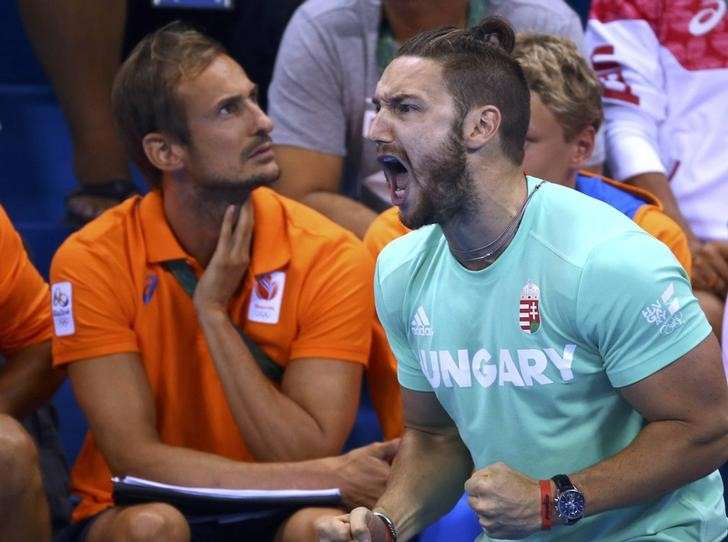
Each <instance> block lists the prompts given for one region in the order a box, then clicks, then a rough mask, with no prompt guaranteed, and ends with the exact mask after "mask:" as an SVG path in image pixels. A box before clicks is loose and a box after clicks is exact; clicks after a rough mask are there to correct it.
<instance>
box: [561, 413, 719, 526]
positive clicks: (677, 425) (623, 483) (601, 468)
mask: <svg viewBox="0 0 728 542" xmlns="http://www.w3.org/2000/svg"><path fill="white" fill-rule="evenodd" d="M724 426H725V424H721V423H715V424H714V425H713V428H712V429H709V430H704V429H700V430H699V429H696V427H695V426H694V425H691V424H688V423H686V422H680V421H659V422H653V423H649V424H647V425H646V426H645V427H644V429H643V430H642V431H641V432H640V433H639V435H638V436H637V437H636V438H635V440H634V441H633V442H632V443H631V444H630V445H629V446H628V447H627V448H625V449H624V450H622V451H621V452H619V453H618V454H616V455H614V456H612V457H610V458H609V459H606V460H605V461H602V462H601V463H599V464H597V465H594V466H593V467H590V468H588V469H586V470H584V471H582V472H579V473H577V474H573V475H570V478H571V480H572V482H573V483H574V484H575V485H576V486H577V487H578V488H579V489H580V490H581V491H583V492H584V495H585V498H586V503H587V505H586V513H587V514H588V515H593V514H597V513H599V512H603V511H605V510H611V509H614V508H621V507H625V506H630V505H633V504H637V503H640V502H645V501H648V500H652V499H655V498H657V497H659V496H660V495H662V494H664V493H667V492H669V491H673V490H675V489H677V488H679V487H681V486H683V485H685V484H687V483H689V482H692V481H694V480H697V479H698V478H701V477H703V476H705V475H707V474H709V473H710V472H712V471H714V470H715V469H716V468H718V467H719V466H720V465H721V464H722V463H724V462H725V461H726V460H727V459H728V435H727V433H726V432H725V430H724V429H723V427H724ZM554 474H557V473H554Z"/></svg>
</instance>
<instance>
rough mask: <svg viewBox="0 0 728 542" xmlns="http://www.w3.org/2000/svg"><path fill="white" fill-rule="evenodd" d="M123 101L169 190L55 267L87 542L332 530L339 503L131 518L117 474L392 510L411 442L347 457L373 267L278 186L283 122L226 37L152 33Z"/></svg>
mask: <svg viewBox="0 0 728 542" xmlns="http://www.w3.org/2000/svg"><path fill="white" fill-rule="evenodd" d="M112 103H113V105H114V112H115V117H116V119H117V122H118V124H119V128H120V131H121V135H122V138H123V139H124V140H125V142H126V144H127V146H128V148H129V152H130V155H131V156H132V157H133V158H134V160H135V161H136V163H137V165H138V166H139V167H140V169H141V170H142V171H143V172H144V174H145V176H146V177H147V179H148V180H149V182H150V183H151V184H152V186H153V188H154V189H153V190H152V191H151V193H150V194H149V195H147V196H146V197H144V198H140V197H138V196H137V197H133V198H131V199H129V200H127V201H126V202H124V203H122V204H121V205H119V206H118V207H115V208H113V209H111V210H110V211H108V212H107V213H105V214H104V215H102V216H101V217H100V218H99V219H97V220H96V221H94V222H92V223H90V224H89V225H87V226H86V227H85V228H83V229H82V230H80V231H79V232H77V233H76V234H74V235H73V236H71V237H70V238H69V239H68V240H67V241H66V242H65V243H64V245H63V246H62V247H61V248H60V249H59V251H58V253H57V254H56V256H55V258H54V261H53V265H52V271H51V276H52V282H53V285H52V290H53V299H54V307H53V308H54V311H53V316H54V325H55V338H54V344H53V353H54V360H55V363H56V364H57V365H58V366H64V367H67V368H68V374H69V377H70V378H71V381H72V383H73V387H74V391H75V393H76V396H77V398H78V400H79V403H80V405H81V407H82V409H83V410H84V412H85V413H86V416H87V417H88V420H89V424H90V433H89V435H88V436H87V438H86V442H85V443H84V447H83V449H82V451H81V454H80V456H79V459H78V461H77V463H76V465H75V467H74V470H73V475H72V481H73V488H74V490H75V491H76V492H78V493H80V495H81V496H82V501H81V503H80V505H79V506H78V508H77V509H76V511H75V513H74V519H75V520H76V521H77V523H76V524H75V525H74V529H73V531H72V532H69V533H68V537H67V539H70V540H89V541H95V540H108V539H115V538H113V537H118V539H120V540H122V539H123V540H127V539H132V538H133V539H134V540H187V539H188V538H189V537H190V533H191V532H192V534H193V536H196V537H202V538H204V539H214V540H226V539H228V538H230V539H240V538H241V536H243V535H244V536H246V537H247V538H248V539H256V540H258V539H260V540H265V539H268V538H272V537H273V536H276V539H278V540H305V539H306V538H309V537H313V531H312V530H309V529H311V526H312V519H314V518H316V517H319V516H321V515H322V514H331V513H338V512H337V511H336V510H335V509H308V510H302V511H300V512H298V513H297V514H295V515H294V516H292V517H291V518H289V519H287V520H285V518H281V517H275V518H272V520H271V524H270V525H267V524H266V525H261V524H260V523H259V524H258V525H257V526H256V528H260V531H255V532H253V531H251V529H252V528H253V527H252V526H251V525H242V526H241V525H238V524H235V523H233V524H231V525H222V524H218V522H217V521H213V522H208V523H196V522H192V521H191V518H184V517H183V516H182V515H181V514H180V513H179V512H178V511H177V510H176V509H174V508H172V507H171V506H168V505H164V504H159V503H157V504H150V505H137V506H130V507H113V503H112V500H111V482H110V478H111V476H112V475H134V476H139V477H142V478H148V479H153V480H156V481H160V482H166V483H172V484H178V485H186V486H207V487H220V488H260V489H262V488H267V489H281V488H292V487H294V488H308V489H320V488H329V487H339V488H341V490H342V494H343V497H344V504H346V505H352V504H356V503H361V502H370V503H371V502H373V501H374V500H376V498H377V497H378V495H379V494H380V492H381V491H382V490H383V487H384V483H385V481H386V478H387V475H388V472H389V460H390V459H391V457H392V455H393V454H394V452H395V451H396V443H395V442H390V443H385V444H375V445H372V446H369V447H367V448H362V449H359V450H354V451H352V452H350V453H348V454H346V455H344V456H336V457H333V456H335V455H336V454H338V453H340V450H341V447H342V445H343V443H344V440H345V439H346V437H347V435H348V433H349V431H350V429H351V426H352V423H353V420H354V416H355V414H356V410H357V407H358V398H359V394H358V392H359V386H360V382H361V375H362V372H363V370H364V368H365V366H366V363H367V357H368V353H369V342H370V335H369V330H370V322H371V320H372V317H373V301H372V290H371V273H372V267H371V261H370V258H369V257H368V255H367V253H366V250H365V249H364V247H363V246H362V245H361V244H360V243H359V242H358V241H357V240H356V239H355V238H354V236H353V235H352V234H350V233H348V232H346V231H345V230H344V229H342V228H340V227H338V226H336V225H334V224H333V223H332V222H330V221H328V220H327V219H325V218H323V217H322V216H320V215H318V214H317V213H315V212H314V211H311V210H309V209H307V208H306V207H304V206H302V205H300V204H298V203H295V202H293V201H290V200H287V199H285V198H283V197H281V196H279V195H277V194H276V193H274V192H272V191H271V190H269V189H268V188H265V185H267V184H270V183H271V182H272V181H274V180H275V179H276V178H277V176H278V165H277V164H276V162H275V160H274V157H273V153H272V147H271V144H270V139H269V136H268V134H269V132H270V130H271V127H272V126H271V122H270V120H269V119H268V117H266V116H265V114H264V113H263V112H262V111H261V110H260V108H259V107H258V105H257V102H256V87H255V85H254V84H253V83H252V82H251V81H250V80H249V79H248V78H247V76H246V74H245V72H244V71H243V69H242V68H241V67H240V66H239V65H238V64H237V63H235V61H233V60H232V59H231V58H230V57H229V56H228V55H227V54H226V53H225V51H224V50H223V49H222V47H221V46H220V45H219V44H217V43H215V42H213V41H212V40H210V39H208V38H206V37H205V36H203V35H202V34H200V33H198V32H195V31H193V30H189V29H186V28H184V27H181V26H179V25H171V26H167V27H165V28H162V29H161V30H159V31H157V32H155V33H154V34H151V35H149V36H147V37H146V38H145V39H144V40H142V42H140V44H139V45H138V46H137V47H136V48H135V50H134V51H133V52H132V54H131V55H130V56H129V58H128V59H127V60H126V61H125V63H124V64H123V66H122V67H121V69H120V71H119V73H118V75H117V78H116V81H115V84H114V91H113V94H112ZM110 383H112V385H110ZM321 458H323V459H321ZM193 523H194V524H193ZM223 523H224V522H223Z"/></svg>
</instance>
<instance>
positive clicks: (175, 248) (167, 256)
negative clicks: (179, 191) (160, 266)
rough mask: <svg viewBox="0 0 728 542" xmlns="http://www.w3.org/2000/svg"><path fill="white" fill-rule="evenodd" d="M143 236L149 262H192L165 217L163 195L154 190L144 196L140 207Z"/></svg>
mask: <svg viewBox="0 0 728 542" xmlns="http://www.w3.org/2000/svg"><path fill="white" fill-rule="evenodd" d="M139 214H140V217H141V225H142V235H144V243H145V244H146V246H147V261H149V262H151V263H159V262H165V261H169V260H183V259H184V260H192V256H190V255H189V254H187V253H186V252H185V250H184V249H183V248H182V246H181V245H180V244H179V241H177V238H176V237H175V235H174V233H173V232H172V228H170V227H169V223H168V222H167V217H165V215H164V203H163V202H162V193H161V192H160V191H159V190H152V191H151V192H149V194H147V195H146V196H144V199H142V203H141V205H140V209H139Z"/></svg>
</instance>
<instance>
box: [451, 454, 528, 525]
mask: <svg viewBox="0 0 728 542" xmlns="http://www.w3.org/2000/svg"><path fill="white" fill-rule="evenodd" d="M465 492H466V493H467V494H468V503H469V504H470V507H471V508H472V509H473V510H475V513H476V514H478V522H479V523H480V526H481V527H483V529H485V531H486V532H487V533H488V536H491V537H493V538H510V539H518V538H525V537H526V536H528V535H530V534H532V533H534V532H536V531H538V530H540V529H541V490H540V488H539V484H538V480H534V479H532V478H529V477H528V476H526V475H524V474H522V473H520V472H518V471H517V470H514V469H512V468H511V467H509V466H508V465H506V464H505V463H494V464H492V465H489V466H487V467H485V468H484V469H481V470H479V471H476V472H474V473H473V475H472V476H471V477H470V479H469V480H468V481H467V482H465Z"/></svg>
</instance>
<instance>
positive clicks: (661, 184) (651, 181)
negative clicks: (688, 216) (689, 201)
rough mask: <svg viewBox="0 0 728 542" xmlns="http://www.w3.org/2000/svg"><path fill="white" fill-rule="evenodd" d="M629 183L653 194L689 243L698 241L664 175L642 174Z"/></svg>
mask: <svg viewBox="0 0 728 542" xmlns="http://www.w3.org/2000/svg"><path fill="white" fill-rule="evenodd" d="M627 181H628V182H631V183H633V184H634V185H635V186H638V187H639V188H643V189H645V190H647V191H648V192H650V193H652V194H653V195H654V196H655V197H656V198H657V199H659V200H660V202H661V203H662V207H663V209H664V211H665V213H666V214H667V215H668V216H669V217H670V218H672V219H673V220H674V221H675V222H677V223H678V224H680V226H681V227H682V228H683V230H684V231H685V234H686V235H687V236H688V241H689V242H690V243H691V244H692V243H693V242H694V241H695V240H696V238H695V235H694V234H693V232H692V230H691V229H690V225H689V224H688V223H687V221H686V220H685V218H684V217H683V215H682V213H681V212H680V208H679V207H678V204H677V200H676V199H675V196H674V195H673V193H672V189H671V188H670V183H669V181H668V179H667V177H666V176H665V175H664V174H662V173H657V172H651V173H641V174H639V175H635V176H634V177H632V178H630V179H627Z"/></svg>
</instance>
